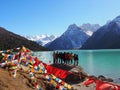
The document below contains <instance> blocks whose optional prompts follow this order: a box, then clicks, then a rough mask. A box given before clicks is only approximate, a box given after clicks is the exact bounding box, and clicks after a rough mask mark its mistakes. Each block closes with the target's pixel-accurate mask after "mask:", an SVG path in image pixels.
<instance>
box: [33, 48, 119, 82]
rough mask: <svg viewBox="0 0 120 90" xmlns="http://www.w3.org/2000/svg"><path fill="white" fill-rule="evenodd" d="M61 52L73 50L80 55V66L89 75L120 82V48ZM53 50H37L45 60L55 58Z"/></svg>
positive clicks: (47, 61)
mask: <svg viewBox="0 0 120 90" xmlns="http://www.w3.org/2000/svg"><path fill="white" fill-rule="evenodd" d="M59 52H72V53H74V54H78V56H79V66H82V67H83V69H84V71H85V72H87V73H88V74H89V75H96V76H98V75H104V76H106V77H110V78H113V79H114V81H115V82H120V50H119V49H116V50H112V49H110V50H63V51H59ZM52 54H53V52H52V51H50V52H35V53H34V55H36V56H38V57H39V58H40V60H42V61H43V62H46V63H49V61H51V63H52V60H53V57H52Z"/></svg>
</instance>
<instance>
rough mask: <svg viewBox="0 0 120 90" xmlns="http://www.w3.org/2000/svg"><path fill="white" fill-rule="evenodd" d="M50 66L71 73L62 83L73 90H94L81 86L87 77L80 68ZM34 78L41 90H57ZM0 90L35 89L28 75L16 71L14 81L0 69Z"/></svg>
mask: <svg viewBox="0 0 120 90" xmlns="http://www.w3.org/2000/svg"><path fill="white" fill-rule="evenodd" d="M52 66H54V67H57V68H61V69H64V70H67V71H69V72H71V74H70V75H68V76H67V77H66V79H65V80H64V81H65V82H67V83H68V84H70V85H72V86H73V88H74V90H95V84H91V85H90V86H89V87H86V86H85V85H84V84H83V83H84V82H85V81H86V78H85V77H87V76H88V74H87V73H85V72H84V70H83V69H82V67H80V66H74V65H64V64H52ZM36 77H37V80H38V81H37V82H38V83H39V85H40V86H41V87H42V90H57V89H56V88H55V87H54V86H53V85H52V84H50V83H49V82H48V81H46V80H45V79H44V78H43V77H42V76H40V75H39V74H38V75H37V76H36ZM91 77H95V76H91ZM96 78H98V79H101V80H106V81H109V82H112V81H113V80H112V79H110V78H108V79H106V78H105V77H104V76H102V75H100V76H99V77H96ZM0 90H36V88H34V87H33V83H32V81H31V79H30V77H29V74H27V73H25V72H22V71H18V72H17V76H16V78H15V79H14V78H12V77H11V76H10V73H9V71H8V70H7V69H2V68H0Z"/></svg>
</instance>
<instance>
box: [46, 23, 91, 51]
mask: <svg viewBox="0 0 120 90" xmlns="http://www.w3.org/2000/svg"><path fill="white" fill-rule="evenodd" d="M88 38H89V35H87V34H86V33H85V32H84V31H83V30H82V29H81V28H80V27H78V26H77V25H76V24H72V25H70V26H69V27H68V29H67V30H66V31H65V32H64V33H63V34H62V35H61V36H60V37H58V38H57V39H55V40H54V41H53V42H51V43H49V44H47V45H46V47H47V48H50V49H52V50H67V49H75V48H79V47H81V46H82V45H83V43H84V42H85V41H86V40H87V39H88Z"/></svg>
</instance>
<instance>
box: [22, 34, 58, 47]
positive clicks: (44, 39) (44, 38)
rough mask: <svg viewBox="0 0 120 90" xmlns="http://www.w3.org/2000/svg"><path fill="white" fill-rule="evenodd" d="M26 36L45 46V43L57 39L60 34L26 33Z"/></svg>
mask: <svg viewBox="0 0 120 90" xmlns="http://www.w3.org/2000/svg"><path fill="white" fill-rule="evenodd" d="M24 37H25V38H27V39H28V40H32V41H35V42H37V43H38V44H39V45H42V46H44V45H45V44H47V43H49V42H51V41H53V40H55V39H56V38H57V37H58V36H54V35H40V36H39V35H35V36H32V35H26V36H24Z"/></svg>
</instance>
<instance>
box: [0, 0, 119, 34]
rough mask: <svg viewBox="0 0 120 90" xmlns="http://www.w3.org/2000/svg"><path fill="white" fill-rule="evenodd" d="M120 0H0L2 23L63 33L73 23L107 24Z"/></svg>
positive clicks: (16, 29)
mask: <svg viewBox="0 0 120 90" xmlns="http://www.w3.org/2000/svg"><path fill="white" fill-rule="evenodd" d="M119 15H120V0H0V26H1V27H4V28H5V29H7V30H9V31H11V32H14V33H16V34H19V35H42V34H48V35H61V34H62V33H64V32H65V31H66V30H67V28H68V26H69V25H70V24H76V25H77V26H80V25H82V24H84V23H91V24H100V25H104V24H105V23H106V22H107V21H109V20H112V19H114V18H115V17H117V16H119Z"/></svg>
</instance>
